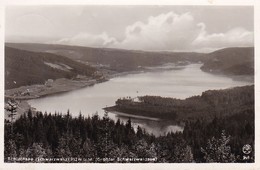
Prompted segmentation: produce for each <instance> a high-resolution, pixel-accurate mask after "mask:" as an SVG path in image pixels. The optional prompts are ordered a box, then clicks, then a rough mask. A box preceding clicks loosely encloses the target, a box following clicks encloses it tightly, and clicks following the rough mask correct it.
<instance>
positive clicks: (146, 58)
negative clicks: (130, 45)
mask: <svg viewBox="0 0 260 170" xmlns="http://www.w3.org/2000/svg"><path fill="white" fill-rule="evenodd" d="M6 46H8V47H13V48H18V49H23V50H29V51H35V52H49V53H54V54H58V55H62V56H66V57H68V58H70V59H73V60H78V61H81V62H88V63H91V64H93V65H97V66H98V67H104V68H107V69H110V70H113V71H116V72H123V71H133V70H138V69H141V68H142V67H146V66H158V65H162V64H165V63H169V62H171V63H177V62H187V61H189V62H199V61H200V62H203V61H204V59H205V57H204V54H201V53H193V52H155V51H153V52H148V51H136V50H122V49H109V48H91V47H82V46H67V45H50V44H26V43H21V44H19V43H6Z"/></svg>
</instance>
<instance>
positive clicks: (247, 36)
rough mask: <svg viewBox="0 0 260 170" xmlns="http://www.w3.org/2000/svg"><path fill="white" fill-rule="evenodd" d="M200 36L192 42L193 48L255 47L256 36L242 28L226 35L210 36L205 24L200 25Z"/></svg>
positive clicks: (230, 31) (234, 29) (233, 29)
mask: <svg viewBox="0 0 260 170" xmlns="http://www.w3.org/2000/svg"><path fill="white" fill-rule="evenodd" d="M198 26H199V27H200V28H201V30H200V34H199V35H198V37H197V38H196V39H195V40H194V41H193V42H192V47H193V48H207V47H210V48H224V47H235V46H236V47H239V46H253V42H254V34H253V32H251V31H248V30H246V29H244V28H241V27H236V28H232V29H230V30H228V31H227V32H225V33H214V34H208V33H207V31H206V26H205V24H204V23H199V24H198Z"/></svg>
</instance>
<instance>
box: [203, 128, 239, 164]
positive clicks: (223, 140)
mask: <svg viewBox="0 0 260 170" xmlns="http://www.w3.org/2000/svg"><path fill="white" fill-rule="evenodd" d="M229 141H230V136H228V137H227V136H226V133H225V131H224V130H223V131H222V133H221V137H220V138H215V137H212V138H211V139H210V140H208V143H207V146H206V148H205V149H203V148H201V152H202V153H204V159H205V161H206V162H222V163H226V162H235V155H234V154H232V153H231V147H230V146H228V145H227V144H228V143H229Z"/></svg>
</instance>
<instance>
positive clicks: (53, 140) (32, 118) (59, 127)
mask: <svg viewBox="0 0 260 170" xmlns="http://www.w3.org/2000/svg"><path fill="white" fill-rule="evenodd" d="M238 107H239V106H238ZM14 109H15V108H14ZM184 123H185V127H184V131H183V132H179V133H168V134H167V135H166V136H159V137H155V136H154V135H152V134H148V133H147V132H145V130H144V129H142V128H140V127H138V128H137V129H134V127H133V124H132V123H131V119H129V120H128V121H127V122H126V123H123V122H122V121H120V119H118V120H117V121H116V122H115V121H114V120H111V119H110V118H109V117H108V115H107V113H106V114H105V115H104V117H99V116H98V115H97V114H94V115H93V116H92V117H84V116H83V115H82V114H79V116H78V117H72V116H71V115H70V113H69V111H68V113H67V114H65V115H62V114H58V113H55V114H50V113H49V114H47V113H44V114H43V113H41V112H37V113H35V114H33V113H32V112H31V111H30V110H29V111H28V112H27V113H25V114H24V115H22V116H21V117H20V118H19V119H17V120H16V121H15V122H12V121H11V122H10V121H5V134H4V137H5V139H4V141H5V150H4V158H5V162H57V163H58V162H100V163H102V162H104V163H109V162H120V163H124V162H135V163H139V162H170V163H180V162H199V163H203V162H254V110H244V111H241V112H240V113H239V114H233V115H228V116H218V117H215V118H213V119H212V120H210V121H202V120H201V119H196V120H192V121H191V120H186V121H185V122H184ZM246 144H249V145H250V146H251V147H252V151H250V152H242V148H243V146H245V145H246Z"/></svg>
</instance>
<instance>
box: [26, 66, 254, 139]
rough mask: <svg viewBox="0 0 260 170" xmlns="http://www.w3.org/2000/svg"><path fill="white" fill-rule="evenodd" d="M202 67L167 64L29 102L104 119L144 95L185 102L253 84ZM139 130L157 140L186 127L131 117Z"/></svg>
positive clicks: (42, 108)
mask: <svg viewBox="0 0 260 170" xmlns="http://www.w3.org/2000/svg"><path fill="white" fill-rule="evenodd" d="M201 65H202V64H190V65H187V66H176V65H174V64H167V65H165V66H163V67H157V68H153V69H151V68H150V70H151V71H149V72H142V73H137V74H128V75H123V76H118V77H115V78H112V79H110V80H109V81H107V82H103V83H99V84H96V85H94V86H91V87H85V88H82V89H78V90H74V91H71V92H66V93H62V94H57V95H52V96H47V97H43V98H38V99H33V100H29V101H28V102H29V104H30V105H31V106H32V107H35V108H36V109H37V110H38V111H42V112H45V111H46V112H48V113H49V112H51V113H54V112H61V113H66V112H67V111H68V109H69V110H70V113H71V114H72V115H73V116H78V115H79V113H80V112H81V113H82V115H84V116H88V115H90V116H92V115H93V114H94V113H98V114H99V115H100V116H101V117H102V116H103V115H104V111H103V109H102V108H104V107H106V106H113V105H114V104H115V101H116V100H117V99H118V98H122V97H127V96H130V97H136V96H142V95H157V96H164V97H174V98H180V99H184V98H187V97H190V96H193V95H200V94H201V93H202V92H203V91H206V90H209V89H224V88H229V87H234V86H244V85H248V84H252V83H251V82H247V81H237V80H232V79H231V78H229V77H225V76H221V75H213V74H209V73H205V72H203V71H201V70H200V67H201ZM108 115H109V117H110V118H112V119H114V120H117V119H118V118H120V120H122V121H127V120H128V118H129V115H127V114H116V113H109V114H108ZM131 121H132V123H133V125H134V127H135V128H136V127H137V126H138V125H139V126H140V127H142V128H145V130H146V131H147V132H149V133H153V134H154V135H155V136H158V135H164V134H166V133H167V132H170V131H173V132H176V131H182V130H183V127H181V126H179V125H176V124H175V123H173V122H165V121H161V120H154V119H146V118H143V117H132V118H131Z"/></svg>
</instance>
